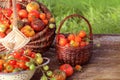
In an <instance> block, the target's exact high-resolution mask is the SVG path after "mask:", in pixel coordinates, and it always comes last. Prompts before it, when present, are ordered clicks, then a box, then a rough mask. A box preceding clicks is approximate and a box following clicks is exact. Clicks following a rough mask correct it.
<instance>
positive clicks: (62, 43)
mask: <svg viewBox="0 0 120 80" xmlns="http://www.w3.org/2000/svg"><path fill="white" fill-rule="evenodd" d="M67 43H68V41H67V39H66V38H60V40H59V45H60V46H65V45H66V44H67Z"/></svg>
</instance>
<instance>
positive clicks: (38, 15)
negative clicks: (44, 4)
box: [0, 1, 55, 38]
mask: <svg viewBox="0 0 120 80" xmlns="http://www.w3.org/2000/svg"><path fill="white" fill-rule="evenodd" d="M16 10H17V14H18V17H17V20H18V21H17V22H18V29H19V30H20V31H21V32H22V33H23V34H24V35H25V36H27V37H33V36H34V35H35V34H36V33H38V32H40V31H42V30H43V29H44V28H45V27H46V26H47V25H48V24H49V25H48V26H49V28H50V29H51V28H54V27H55V25H54V22H55V19H54V18H53V17H51V16H47V13H44V12H43V11H42V10H41V8H40V5H39V3H38V2H35V1H31V2H30V3H28V4H27V5H24V4H20V3H17V4H16ZM12 23H13V10H12V7H10V8H5V9H4V8H0V38H3V37H5V36H6V35H7V34H8V33H9V32H10V31H11V30H12V27H13V25H12Z"/></svg>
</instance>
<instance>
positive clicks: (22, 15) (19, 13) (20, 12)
mask: <svg viewBox="0 0 120 80" xmlns="http://www.w3.org/2000/svg"><path fill="white" fill-rule="evenodd" d="M18 15H19V17H21V18H27V16H28V12H27V11H26V10H25V9H21V10H19V12H18Z"/></svg>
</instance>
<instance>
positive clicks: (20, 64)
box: [19, 61, 28, 69]
mask: <svg viewBox="0 0 120 80" xmlns="http://www.w3.org/2000/svg"><path fill="white" fill-rule="evenodd" d="M19 67H20V68H22V69H27V68H28V67H27V66H26V65H25V62H24V61H21V62H19Z"/></svg>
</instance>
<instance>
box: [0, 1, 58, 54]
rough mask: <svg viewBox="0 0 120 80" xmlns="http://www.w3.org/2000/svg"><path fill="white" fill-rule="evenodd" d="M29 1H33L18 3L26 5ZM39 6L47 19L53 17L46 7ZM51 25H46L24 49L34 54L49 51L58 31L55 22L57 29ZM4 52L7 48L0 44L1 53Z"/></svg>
mask: <svg viewBox="0 0 120 80" xmlns="http://www.w3.org/2000/svg"><path fill="white" fill-rule="evenodd" d="M29 1H32V0H26V1H25V0H24V1H23V2H21V1H19V2H18V3H21V4H23V5H26V4H27V3H29ZM3 3H5V1H1V2H0V4H1V6H2V4H3ZM3 5H4V4H3ZM39 5H40V8H41V10H42V11H43V12H44V13H45V14H46V16H47V18H51V17H53V16H52V14H51V12H50V11H49V10H48V8H47V7H46V6H45V5H43V4H42V3H39ZM49 24H50V23H48V25H46V27H45V28H44V29H43V30H42V31H40V32H38V33H37V34H36V35H35V36H33V37H32V38H31V40H30V42H29V43H28V44H27V45H26V46H24V48H30V49H32V50H33V51H34V52H45V51H46V50H48V49H49V47H50V46H51V44H52V42H53V40H54V37H55V30H56V25H55V22H54V23H52V24H54V25H55V27H54V28H52V29H50V28H49ZM2 51H6V48H5V47H4V46H3V45H2V44H0V52H2Z"/></svg>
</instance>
